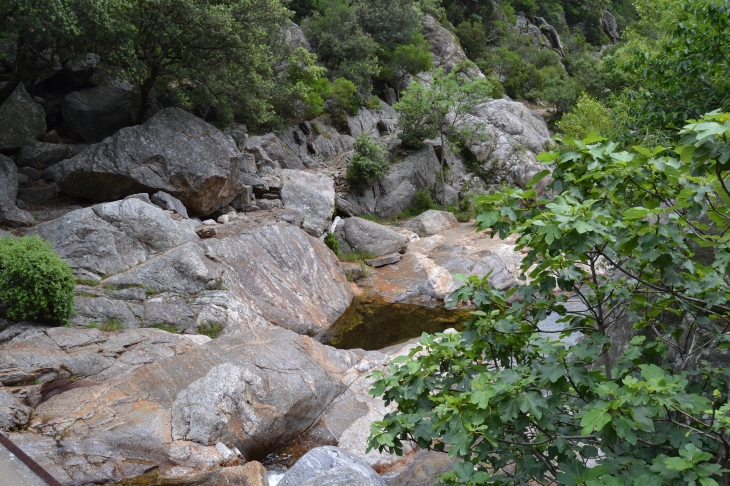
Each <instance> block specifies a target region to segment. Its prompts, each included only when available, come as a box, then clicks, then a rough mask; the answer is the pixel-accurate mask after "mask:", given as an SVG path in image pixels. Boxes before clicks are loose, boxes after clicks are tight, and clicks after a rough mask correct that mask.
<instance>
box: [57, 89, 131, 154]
mask: <svg viewBox="0 0 730 486" xmlns="http://www.w3.org/2000/svg"><path fill="white" fill-rule="evenodd" d="M61 113H63V118H64V120H66V123H68V125H69V126H70V127H71V129H72V130H73V131H74V132H76V133H77V134H78V135H79V136H81V138H83V139H84V140H85V141H87V142H92V143H93V142H101V141H102V140H103V139H104V138H106V137H108V136H110V135H113V134H114V133H116V132H117V131H118V130H120V129H122V128H124V127H128V126H130V125H131V124H132V114H131V113H132V93H131V92H130V91H127V90H124V89H121V88H115V87H113V86H98V87H95V88H87V89H82V90H80V91H73V92H71V93H69V94H68V95H67V96H66V98H64V100H63V103H62V104H61Z"/></svg>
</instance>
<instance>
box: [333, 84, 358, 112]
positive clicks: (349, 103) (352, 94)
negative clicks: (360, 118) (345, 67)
mask: <svg viewBox="0 0 730 486" xmlns="http://www.w3.org/2000/svg"><path fill="white" fill-rule="evenodd" d="M330 93H331V94H332V99H333V100H335V101H336V102H337V104H338V105H339V106H341V107H342V108H345V109H347V110H348V111H349V112H350V113H352V114H353V115H355V114H357V109H358V107H359V103H358V100H357V96H356V95H357V86H355V83H353V82H352V81H350V80H349V79H345V78H337V79H335V80H334V81H333V82H332V86H331V87H330Z"/></svg>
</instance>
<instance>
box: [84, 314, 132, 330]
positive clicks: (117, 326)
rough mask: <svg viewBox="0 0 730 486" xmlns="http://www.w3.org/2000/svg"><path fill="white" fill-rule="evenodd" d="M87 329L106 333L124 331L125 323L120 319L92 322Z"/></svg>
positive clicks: (113, 318)
mask: <svg viewBox="0 0 730 486" xmlns="http://www.w3.org/2000/svg"><path fill="white" fill-rule="evenodd" d="M87 327H90V328H92V329H98V330H100V331H104V332H113V331H121V330H123V329H124V322H123V321H122V320H121V319H119V318H118V317H112V318H110V319H107V320H105V321H104V322H101V323H100V322H90V323H88V324H87Z"/></svg>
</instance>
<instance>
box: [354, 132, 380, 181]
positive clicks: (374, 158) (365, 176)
mask: <svg viewBox="0 0 730 486" xmlns="http://www.w3.org/2000/svg"><path fill="white" fill-rule="evenodd" d="M387 169H388V162H387V161H386V160H385V155H384V153H383V148H382V147H381V146H380V145H378V144H377V143H375V142H373V141H372V140H371V139H370V137H369V136H368V135H366V134H362V135H360V136H359V137H357V139H356V140H355V154H354V155H353V156H352V162H350V165H349V166H348V167H347V180H349V181H350V182H354V183H366V184H372V183H373V182H375V181H377V180H379V179H382V177H383V176H384V175H385V171H386V170H387Z"/></svg>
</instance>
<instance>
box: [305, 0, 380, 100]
mask: <svg viewBox="0 0 730 486" xmlns="http://www.w3.org/2000/svg"><path fill="white" fill-rule="evenodd" d="M302 29H303V30H304V32H305V33H306V34H307V38H308V39H309V41H310V43H311V44H312V47H313V48H314V50H315V51H316V52H317V56H318V58H319V60H320V61H321V62H322V63H323V64H324V65H325V67H327V69H329V70H330V72H331V73H332V77H345V78H347V79H349V80H350V81H352V82H353V83H355V84H356V85H357V87H358V89H359V90H360V91H361V92H362V93H363V94H364V93H368V92H369V91H370V89H371V87H372V85H371V78H372V76H374V75H376V74H377V73H378V71H379V67H378V60H377V57H376V55H375V54H376V52H377V50H378V43H377V42H375V40H373V38H372V37H370V36H369V35H367V34H365V32H363V30H362V28H361V27H360V25H359V24H358V19H357V14H356V9H355V7H354V6H352V5H350V3H349V2H346V1H344V0H324V1H323V3H322V5H321V13H320V12H316V13H315V14H314V15H313V16H311V17H309V18H307V19H305V20H304V22H302Z"/></svg>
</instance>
